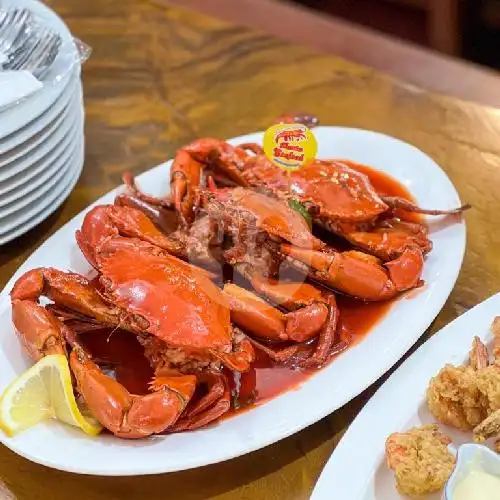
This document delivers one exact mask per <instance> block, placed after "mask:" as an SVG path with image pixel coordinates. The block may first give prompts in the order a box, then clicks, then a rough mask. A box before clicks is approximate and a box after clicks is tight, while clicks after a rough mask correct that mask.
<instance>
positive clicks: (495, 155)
mask: <svg viewBox="0 0 500 500" xmlns="http://www.w3.org/2000/svg"><path fill="white" fill-rule="evenodd" d="M52 4H53V6H54V7H55V8H56V9H57V10H58V11H59V12H60V13H61V14H62V15H63V16H64V18H65V19H66V20H67V22H68V23H69V25H70V27H71V29H72V30H73V32H74V33H75V34H76V35H77V36H79V37H81V38H82V39H83V40H85V41H86V42H87V43H89V44H90V45H91V46H92V47H93V49H94V52H93V54H92V58H91V59H90V60H89V61H88V62H87V64H86V65H85V70H84V88H85V99H86V109H87V120H86V162H85V169H84V172H83V174H82V177H81V179H80V181H79V183H78V185H77V187H76V188H75V190H74V191H73V193H72V194H71V196H70V198H69V200H68V201H67V202H66V203H65V205H64V206H63V207H62V208H61V209H59V210H58V211H57V213H56V214H54V215H53V216H52V217H50V218H49V219H48V220H47V221H45V222H44V223H43V224H41V225H40V226H39V227H38V228H36V229H35V230H33V231H31V232H30V233H29V234H28V235H25V236H23V237H22V238H20V239H19V240H18V241H16V242H13V243H12V244H10V245H7V246H5V247H2V248H1V249H0V259H1V260H0V263H1V270H0V280H1V283H2V284H3V283H5V282H6V281H7V280H8V278H9V277H10V276H11V274H12V273H13V272H14V271H15V270H16V268H17V267H18V266H19V265H20V264H21V263H22V262H23V261H24V260H25V259H26V257H27V256H28V255H29V254H30V253H31V252H32V251H33V250H34V249H35V248H36V247H37V246H38V245H39V244H40V243H42V242H43V241H44V240H45V239H46V238H48V237H49V236H50V235H51V234H52V233H53V232H54V231H56V230H57V229H58V228H59V227H60V226H61V225H62V224H64V223H65V222H66V221H68V220H69V219H70V218H72V217H73V216H74V215H75V214H76V213H78V212H79V211H80V210H82V209H83V208H85V206H87V205H88V204H89V203H90V202H92V201H93V200H95V199H96V198H97V197H98V196H100V195H102V194H104V193H105V192H107V191H108V190H110V189H111V188H113V187H115V186H116V185H117V184H119V183H120V175H121V173H122V172H123V171H125V170H131V171H133V172H136V173H139V172H141V171H144V170H146V169H148V168H150V167H151V166H153V165H155V164H157V163H159V162H161V161H163V160H165V159H167V158H170V157H171V156H172V155H173V153H174V150H175V149H176V148H177V147H179V146H180V145H181V144H184V143H186V142H188V141H190V140H192V139H194V138H195V137H197V136H205V135H212V136H220V137H230V136H235V135H239V134H243V133H246V132H250V131H254V130H259V129H262V128H264V127H266V126H267V125H268V124H269V123H270V122H271V120H272V119H273V118H275V117H276V116H278V115H279V114H281V113H283V112H287V111H289V110H292V109H300V110H305V111H307V112H310V113H315V114H317V115H319V116H320V118H321V121H322V123H323V124H330V125H347V126H354V127H362V128H367V129H373V130H377V131H380V132H384V133H386V134H390V135H393V136H395V137H399V138H401V139H403V140H405V141H408V142H410V143H412V144H414V145H416V146H417V147H419V148H421V149H422V150H423V151H425V152H426V153H427V154H429V155H430V156H431V157H432V158H434V159H435V160H436V161H437V162H438V163H439V164H440V165H442V167H443V168H444V169H445V170H446V172H447V174H448V175H449V176H450V178H451V180H452V181H453V182H454V184H455V186H456V187H457V189H458V191H459V192H460V195H461V197H462V199H463V200H464V201H468V202H471V203H472V204H473V206H474V209H473V210H471V211H469V212H468V213H467V215H466V219H467V223H468V233H469V235H468V236H469V238H468V239H469V244H468V250H467V255H466V258H465V262H464V267H463V270H462V272H461V274H460V277H459V280H458V283H457V286H456V288H455V290H454V291H453V293H452V295H451V296H450V298H449V300H448V302H447V303H446V305H445V307H444V308H443V310H442V311H441V313H440V314H439V316H438V318H437V319H436V321H435V322H434V324H433V325H432V327H431V329H430V331H429V332H428V335H429V334H432V333H433V332H435V331H437V330H438V329H439V328H441V327H442V326H444V325H445V324H446V323H448V322H449V321H451V320H452V319H453V318H455V317H457V316H458V315H459V314H461V313H463V312H464V311H466V310H467V309H469V308H470V307H472V306H474V305H475V304H477V303H478V302H480V301H482V300H483V299H485V298H486V297H488V296H489V295H491V294H493V293H494V292H495V291H496V290H497V288H498V283H500V260H499V259H498V257H497V248H499V245H500V231H498V230H497V227H498V225H497V222H496V221H497V220H498V214H499V213H500V195H499V194H498V192H499V190H498V185H499V183H500V111H498V110H495V109H493V108H485V107H481V106H479V105H475V104H470V103H465V102H462V101H459V100H455V99H453V98H447V97H443V96H437V95H433V94H430V93H427V92H425V91H422V90H419V89H418V88H416V87H414V86H411V85H406V84H402V83H398V82H397V81H394V80H392V79H390V78H386V77H384V76H382V75H381V74H379V73H377V72H376V71H374V70H373V69H368V68H366V67H361V66H357V65H355V64H352V63H349V62H346V61H345V60H342V59H339V58H335V57H331V56H328V55H324V54H321V53H316V52H313V51H312V50H310V49H307V48H303V47H301V46H294V45H291V44H290V43H288V42H285V41H282V40H279V39H275V38H272V37H270V36H268V35H265V34H263V33H255V32H253V31H250V30H247V29H239V28H236V27H235V26H233V25H231V24H227V23H225V22H222V21H219V20H216V19H214V18H211V17H205V16H204V15H201V14H197V13H194V12H192V11H184V10H181V9H179V8H174V7H168V6H167V5H166V4H165V3H158V2H154V1H153V0H148V1H146V0H108V1H106V2H104V1H102V0H87V1H86V2H81V1H78V0H66V1H63V0H54V1H53V2H52ZM388 335H390V332H388ZM352 369H353V370H359V369H362V368H361V367H359V366H353V367H352ZM346 377H348V374H346ZM373 391H374V388H371V389H369V390H368V391H366V392H365V393H364V394H362V395H360V396H359V397H358V398H356V399H355V400H353V401H352V402H351V403H349V404H348V405H346V407H344V408H342V409H341V410H339V411H337V412H335V413H334V414H333V415H331V416H329V417H328V418H325V419H323V420H322V421H320V422H318V423H317V424H315V425H313V426H311V427H310V428H308V429H306V430H304V431H302V432H300V433H298V434H296V435H294V436H292V437H290V438H288V439H285V440H283V441H281V442H279V443H277V444H274V445H272V446H269V447H268V448H266V449H263V450H260V451H257V452H255V453H252V454H249V455H247V456H244V457H241V458H238V459H236V460H231V461H229V462H227V463H223V464H218V465H213V466H209V467H205V468H201V469H198V470H193V471H187V472H181V473H176V474H169V475H163V476H154V477H144V478H141V477H139V478H100V477H83V476H77V475H71V474H67V473H62V472H58V471H54V470H50V469H46V468H44V467H41V466H38V465H35V464H32V463H30V462H28V461H26V460H24V459H23V458H21V457H18V456H16V455H14V454H13V453H11V452H10V451H8V450H7V449H5V448H1V449H0V464H1V466H0V478H1V479H2V480H3V481H4V482H5V484H6V486H7V487H8V488H9V489H10V490H11V491H12V492H13V494H14V495H15V496H16V498H18V499H19V500H39V499H46V498H50V499H51V500H69V499H70V500H89V499H92V500H101V499H102V500H104V499H121V498H130V499H132V498H137V499H138V498H141V497H143V496H145V497H146V498H148V499H151V500H152V499H166V498H172V499H176V500H195V499H199V500H208V499H218V500H228V499H241V500H243V499H252V500H258V499H265V500H281V499H287V500H303V499H307V498H308V497H309V495H310V492H311V490H312V488H313V485H314V483H315V481H316V479H317V477H318V475H319V473H320V471H321V469H322V467H323V466H324V464H325V462H326V460H327V458H328V457H329V455H330V454H331V452H332V451H333V449H334V448H335V445H336V444H337V442H338V440H339V439H340V438H341V436H342V434H343V432H344V431H345V429H346V427H347V426H348V424H349V423H350V422H351V421H352V420H353V418H354V417H355V415H356V414H357V412H358V411H359V410H360V409H361V408H362V406H363V404H364V403H365V402H366V400H367V399H368V398H369V397H370V396H371V394H372V393H373ZM47 446H50V443H47ZM0 497H1V498H7V497H6V493H5V494H4V495H3V496H2V493H1V491H0Z"/></svg>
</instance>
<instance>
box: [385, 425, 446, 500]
mask: <svg viewBox="0 0 500 500" xmlns="http://www.w3.org/2000/svg"><path fill="white" fill-rule="evenodd" d="M450 443H451V439H450V438H449V437H448V436H446V435H445V434H443V433H442V432H441V431H440V430H439V429H438V426H437V425H435V424H434V425H424V426H422V427H413V428H412V429H410V430H409V431H407V432H395V433H393V434H391V435H390V436H389V437H388V438H387V440H386V444H385V457H386V461H387V466H388V467H389V468H390V469H392V470H393V471H394V473H395V479H396V488H397V490H398V491H399V493H401V494H402V495H408V496H410V497H413V498H415V497H419V496H421V495H426V494H429V493H433V492H436V491H440V490H441V489H442V488H443V487H444V485H445V483H446V481H447V480H448V478H449V477H450V475H451V473H452V471H453V468H454V467H455V457H454V456H453V454H452V453H450V451H449V450H448V447H447V446H448V444H450Z"/></svg>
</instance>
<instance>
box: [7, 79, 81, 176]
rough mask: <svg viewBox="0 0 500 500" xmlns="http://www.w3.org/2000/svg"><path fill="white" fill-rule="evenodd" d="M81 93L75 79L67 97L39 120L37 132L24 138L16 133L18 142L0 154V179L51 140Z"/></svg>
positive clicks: (79, 99) (79, 84)
mask: <svg viewBox="0 0 500 500" xmlns="http://www.w3.org/2000/svg"><path fill="white" fill-rule="evenodd" d="M81 93H82V91H81V83H79V82H78V81H75V85H72V86H71V89H68V94H67V96H66V97H67V99H66V98H65V99H64V101H61V102H60V103H58V104H57V106H56V107H53V108H51V109H50V116H48V117H47V118H46V119H45V120H44V121H42V122H40V126H41V127H42V129H41V130H40V131H39V132H36V133H35V134H34V135H32V136H31V137H28V138H26V139H25V140H23V139H24V138H25V137H26V135H22V134H19V135H16V140H20V141H21V142H20V144H19V145H17V146H15V147H13V148H12V149H9V150H8V151H6V152H5V153H4V154H0V175H1V176H2V177H0V180H2V179H3V178H6V177H3V176H4V174H5V172H6V171H7V170H8V169H11V168H12V167H13V166H14V165H16V164H19V163H22V162H23V161H24V162H26V161H29V158H30V156H29V155H32V154H33V152H34V151H36V150H37V149H40V148H41V147H43V146H42V145H43V144H44V143H47V142H48V141H51V140H53V134H55V133H56V132H57V130H58V129H59V127H60V126H61V125H62V123H63V122H64V120H66V119H67V117H68V114H69V113H72V112H74V106H76V105H77V103H79V101H81ZM53 115H54V116H53ZM44 123H45V124H44ZM2 146H3V144H2ZM2 146H0V147H2Z"/></svg>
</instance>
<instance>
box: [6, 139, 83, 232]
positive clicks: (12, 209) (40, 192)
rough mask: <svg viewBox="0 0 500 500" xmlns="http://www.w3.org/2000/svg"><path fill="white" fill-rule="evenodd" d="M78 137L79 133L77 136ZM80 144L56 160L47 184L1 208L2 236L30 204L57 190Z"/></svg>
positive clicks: (75, 143) (70, 148) (71, 146)
mask: <svg viewBox="0 0 500 500" xmlns="http://www.w3.org/2000/svg"><path fill="white" fill-rule="evenodd" d="M76 135H78V132H77V134H76ZM77 146H78V142H76V141H75V142H74V143H73V144H71V145H70V146H69V147H68V148H67V149H66V150H64V151H63V152H62V154H61V155H60V156H59V157H58V158H56V160H55V161H54V164H53V165H51V167H50V172H51V176H50V177H49V178H48V179H46V181H45V183H44V184H43V185H41V186H39V187H38V189H34V190H33V191H30V192H29V193H27V194H26V195H25V196H23V197H22V198H16V199H14V201H11V203H9V204H7V205H5V206H2V207H0V226H1V227H0V235H1V234H4V233H5V232H6V231H8V230H10V229H11V228H12V224H13V220H12V217H14V218H15V217H17V216H18V215H19V214H21V213H24V212H25V207H27V206H29V205H30V204H33V203H36V200H40V201H42V200H43V196H44V195H45V194H46V193H48V192H49V191H51V190H53V188H55V189H57V186H56V185H57V184H58V183H59V181H61V179H63V178H64V176H65V175H66V173H67V170H68V169H69V165H70V164H71V162H70V158H71V157H72V156H73V154H74V152H75V151H76V148H77Z"/></svg>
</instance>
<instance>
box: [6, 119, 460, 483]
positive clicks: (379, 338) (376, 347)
mask: <svg viewBox="0 0 500 500" xmlns="http://www.w3.org/2000/svg"><path fill="white" fill-rule="evenodd" d="M314 132H315V135H316V137H317V139H318V143H319V156H320V157H323V158H325V157H330V158H331V157H344V158H350V159H352V160H355V161H360V162H363V163H367V164H369V165H372V166H373V167H375V168H379V169H380V170H384V171H386V172H388V173H390V174H391V175H393V176H394V177H395V178H397V179H399V180H400V181H401V182H402V183H404V184H405V185H406V186H407V187H408V188H409V189H410V190H411V192H412V193H413V195H414V196H415V197H416V198H417V200H418V202H420V203H421V204H422V205H425V206H430V207H435V208H451V207H455V206H457V205H459V204H460V200H459V197H458V195H457V193H456V191H455V189H454V188H453V185H452V184H451V182H450V181H449V179H448V178H447V177H446V175H445V174H444V172H443V171H442V170H441V169H440V168H439V167H438V166H437V165H436V164H435V163H434V162H433V161H432V160H431V159H430V158H429V157H427V156H426V155H424V154H423V153H422V152H420V151H419V150H417V149H416V148H414V147H412V146H410V145H408V144H405V143H403V142H401V141H399V140H396V139H393V138H390V137H387V136H384V135H381V134H377V133H374V132H368V131H363V130H356V129H348V128H341V127H318V128H317V129H315V131H314ZM261 140H262V133H256V134H250V135H247V136H243V137H239V138H236V139H233V140H232V141H231V142H232V143H233V144H235V143H239V142H261ZM168 166H169V163H167V164H165V165H160V166H159V167H156V168H154V169H152V170H149V171H148V172H145V173H144V174H142V175H141V176H140V177H139V178H138V182H139V183H140V185H141V187H142V188H143V189H145V190H147V191H149V192H151V193H153V194H162V193H165V192H166V191H167V189H168V179H169V176H168V170H169V168H168ZM121 189H122V188H118V189H116V190H114V191H112V192H110V193H108V194H107V195H106V196H104V197H103V198H101V199H100V200H98V201H97V202H96V203H95V204H93V205H92V206H95V205H96V204H100V203H112V202H113V200H114V197H115V195H116V193H117V192H119V191H120V190H121ZM90 208H91V207H89V208H88V209H87V210H89V209H90ZM85 212H86V211H85ZM83 217H84V213H81V214H79V215H77V216H76V217H75V218H74V219H73V220H71V221H70V222H69V223H68V224H66V225H65V226H64V227H63V228H61V229H60V230H59V231H58V232H57V233H56V234H54V235H53V236H52V237H51V238H50V239H49V240H47V241H46V242H45V243H44V244H43V245H41V246H40V247H39V248H38V249H37V251H36V252H34V253H33V255H32V256H31V257H30V258H29V259H28V260H27V261H26V262H25V264H23V266H21V267H20V268H19V269H18V271H17V272H16V273H15V275H14V276H13V278H12V279H11V281H10V282H9V283H8V285H7V287H6V288H5V290H4V292H2V296H3V299H2V298H1V297H0V324H1V325H4V326H3V329H4V331H3V332H2V335H1V336H0V339H1V342H2V343H1V346H0V365H1V366H2V370H1V372H0V390H1V389H2V388H3V387H5V386H6V385H7V384H8V383H9V382H10V381H11V380H12V379H13V378H14V377H15V376H17V375H19V374H20V373H21V372H22V371H23V370H24V369H25V368H26V367H28V366H29V365H30V364H31V363H30V361H29V360H28V359H27V358H26V356H25V355H24V354H23V352H22V349H21V347H20V345H19V343H18V341H17V339H16V336H15V333H14V331H13V329H12V326H11V321H10V303H9V298H8V292H9V291H10V289H11V287H12V285H13V283H14V281H15V279H17V278H18V277H19V276H20V275H21V274H23V273H24V272H26V271H27V270H29V269H32V268H34V267H37V266H55V267H57V268H59V269H72V270H74V271H76V272H81V273H88V272H89V270H90V267H89V265H88V264H87V263H86V262H85V260H84V258H83V257H82V255H81V253H80V251H79V249H78V247H77V245H76V242H75V238H74V233H75V230H76V229H77V228H79V227H80V225H81V223H82V220H83ZM431 238H432V240H433V243H434V250H433V252H432V253H431V254H430V256H429V257H428V259H427V262H426V265H425V270H424V274H423V278H424V279H425V281H426V283H427V284H426V286H425V287H424V288H423V289H422V290H420V291H419V292H418V293H415V294H414V295H413V297H411V298H410V297H407V298H404V299H401V300H399V301H398V302H397V303H396V304H395V305H394V306H393V307H392V309H391V310H390V313H389V314H387V315H386V316H385V317H384V318H383V319H382V320H381V321H380V322H379V323H378V325H377V326H376V327H374V328H373V330H372V331H371V332H370V334H369V335H368V336H367V337H366V339H365V340H364V341H363V342H362V343H360V344H358V345H356V346H355V347H353V348H352V349H350V350H349V351H347V352H345V353H344V354H343V355H341V356H340V357H338V358H337V359H336V360H335V361H334V362H333V363H331V364H330V365H329V366H327V367H326V368H325V369H323V370H321V371H319V372H318V373H317V374H315V375H314V376H313V377H311V378H310V379H309V380H308V381H307V382H304V383H303V384H302V385H301V386H300V387H298V388H297V389H296V390H293V391H290V392H288V393H285V394H283V395H281V396H279V397H277V398H275V399H273V400H272V401H269V402H268V403H266V404H263V405H261V406H259V407H257V408H254V409H252V410H251V411H247V412H245V413H242V414H240V415H238V416H237V417H235V418H231V419H228V420H225V421H223V422H221V423H219V424H217V425H215V426H213V427H210V428H206V429H201V430H199V431H196V432H191V433H181V434H175V435H171V436H159V437H156V438H152V439H147V440H142V441H124V440H120V439H117V438H114V437H113V436H107V435H103V436H100V437H98V438H95V439H91V438H88V437H87V436H85V435H84V434H82V433H81V432H79V431H78V430H75V429H73V428H68V427H67V426H64V425H61V424H59V423H57V422H50V423H47V424H44V425H39V426H38V427H35V428H32V429H30V430H29V431H27V432H26V433H23V434H21V435H19V436H17V437H15V438H7V437H6V436H4V435H1V437H0V439H1V440H2V442H3V443H4V444H5V445H6V446H8V447H9V448H11V449H12V450H14V451H15V452H16V453H18V454H20V455H22V456H24V457H26V458H28V459H30V460H33V461H35V462H39V463H42V464H44V465H47V466H50V467H54V468H57V469H63V470H67V471H72V472H79V473H85V474H96V475H138V474H153V473H161V472H168V471H176V470H182V469H189V468H193V467H199V466H202V465H207V464H210V463H214V462H220V461H223V460H227V459H230V458H233V457H236V456H239V455H243V454H245V453H248V452H250V451H253V450H257V449H259V448H262V447H264V446H267V445H269V444H271V443H273V442H276V441H278V440H280V439H283V438H285V437H287V436H289V435H291V434H293V433H295V432H297V431H299V430H301V429H303V428H304V427H307V426H308V425H311V424H312V423H314V422H316V421H318V420H320V419H321V418H323V417H325V416H326V415H328V414H329V413H331V412H333V411H335V410H336V409H338V408H339V407H340V406H342V405H344V404H345V403H346V402H348V401H349V400H351V399H352V398H353V397H355V396H356V395H358V394H359V393H360V392H362V391H363V390H364V389H366V387H368V386H369V385H370V384H372V383H373V382H374V381H375V380H376V379H377V378H379V377H380V376H381V375H382V374H383V373H384V372H386V371H387V370H388V369H389V368H390V367H391V366H392V365H393V364H394V363H395V362H396V361H397V360H398V359H399V358H401V356H402V355H403V354H404V353H405V352H406V351H407V350H408V349H409V348H410V347H411V346H412V344H414V343H415V341H416V340H417V339H418V338H419V337H420V335H421V334H422V333H423V332H424V331H425V330H426V328H427V327H428V326H429V324H430V323H431V322H432V320H433V319H434V317H435V316H436V315H437V313H438V312H439V310H440V309H441V307H442V306H443V304H444V302H445V301H446V299H447V297H448V295H449V293H450V292H451V290H452V288H453V285H454V283H455V281H456V278H457V276H458V272H459V270H460V266H461V263H462V258H463V254H464V249H465V224H464V223H456V224H453V225H442V227H441V228H440V230H438V231H437V232H435V233H433V234H432V235H431ZM346 373H348V374H349V377H346V376H345V374H346ZM46 443H50V446H46Z"/></svg>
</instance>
